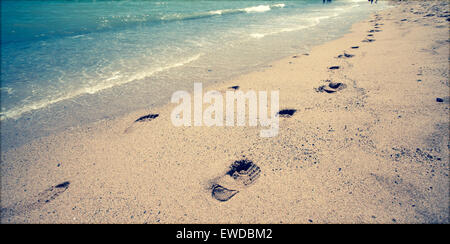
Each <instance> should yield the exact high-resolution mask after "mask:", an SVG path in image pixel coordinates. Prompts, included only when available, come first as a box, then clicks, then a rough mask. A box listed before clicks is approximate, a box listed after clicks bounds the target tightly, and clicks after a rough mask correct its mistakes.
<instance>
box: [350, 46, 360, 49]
mask: <svg viewBox="0 0 450 244" xmlns="http://www.w3.org/2000/svg"><path fill="white" fill-rule="evenodd" d="M351 48H352V49H358V48H359V46H353V47H351Z"/></svg>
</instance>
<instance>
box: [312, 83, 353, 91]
mask: <svg viewBox="0 0 450 244" xmlns="http://www.w3.org/2000/svg"><path fill="white" fill-rule="evenodd" d="M346 87H347V86H346V85H345V84H344V83H340V82H329V83H328V84H327V85H323V86H320V87H319V88H317V89H316V91H317V92H326V93H335V92H337V91H339V90H342V89H344V88H346Z"/></svg>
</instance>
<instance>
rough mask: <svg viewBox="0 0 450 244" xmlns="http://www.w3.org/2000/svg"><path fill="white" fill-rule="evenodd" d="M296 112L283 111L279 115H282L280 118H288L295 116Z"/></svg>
mask: <svg viewBox="0 0 450 244" xmlns="http://www.w3.org/2000/svg"><path fill="white" fill-rule="evenodd" d="M295 112H297V110H296V109H283V110H280V111H279V112H278V115H280V117H285V118H288V117H291V116H292V115H294V113H295Z"/></svg>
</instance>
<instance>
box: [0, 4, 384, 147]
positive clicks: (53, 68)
mask: <svg viewBox="0 0 450 244" xmlns="http://www.w3.org/2000/svg"><path fill="white" fill-rule="evenodd" d="M381 8H383V4H378V5H376V6H375V5H370V4H368V3H367V1H365V0H361V1H359V0H342V1H332V2H331V3H328V4H323V2H322V1H315V0H303V1H301V0H300V1H227V0H220V1H196V0H176V1H1V23H2V25H1V54H2V57H1V90H0V92H1V120H2V121H1V122H2V128H1V129H2V146H3V147H5V146H6V147H8V146H17V145H20V144H23V143H24V142H26V141H27V140H30V139H33V138H37V137H40V136H43V135H47V134H50V133H54V132H56V131H59V130H62V129H65V128H67V127H73V126H78V125H83V124H86V123H91V122H94V121H98V120H101V119H105V118H112V117H116V116H120V115H123V114H126V113H128V112H130V111H133V110H137V109H143V108H152V107H154V106H158V105H162V104H165V103H168V102H169V101H170V95H171V94H172V93H173V92H174V91H176V90H180V89H188V90H190V89H192V83H193V82H203V83H204V84H211V83H213V82H219V81H223V80H227V79H230V78H231V77H234V76H236V75H239V74H242V73H245V72H248V71H251V70H255V69H259V68H262V67H263V66H264V65H265V64H267V63H268V62H271V61H273V60H276V59H279V58H282V57H285V56H288V55H291V54H297V53H302V52H307V51H308V49H309V48H310V47H311V46H313V45H317V44H320V43H323V42H326V41H328V40H332V39H335V38H337V37H339V36H342V35H343V34H344V33H346V32H347V31H348V30H349V28H350V26H351V25H352V24H353V23H355V22H357V21H360V20H362V19H364V18H365V17H367V16H368V15H369V13H371V12H372V11H374V10H379V9H381Z"/></svg>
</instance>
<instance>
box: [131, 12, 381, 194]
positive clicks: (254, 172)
mask: <svg viewBox="0 0 450 244" xmlns="http://www.w3.org/2000/svg"><path fill="white" fill-rule="evenodd" d="M375 17H376V18H375V20H371V21H370V22H376V23H375V24H374V29H371V30H369V31H368V32H369V33H370V34H368V35H367V37H368V38H366V39H364V40H363V41H362V42H373V41H375V39H373V36H374V35H373V33H375V32H380V31H381V30H380V26H381V25H383V24H382V23H377V21H379V20H381V17H379V16H378V15H375ZM350 48H351V49H353V50H355V49H359V46H352V47H350ZM354 56H355V55H354V54H350V53H347V52H346V51H344V53H343V54H340V55H338V56H337V58H339V59H342V58H345V59H348V58H353V57H354ZM297 57H298V56H293V57H292V58H297ZM340 68H341V66H338V65H335V66H330V67H328V69H329V70H330V71H334V70H339V69H340ZM346 87H347V86H346V85H345V84H344V83H342V82H334V81H332V80H331V79H328V80H325V84H324V85H321V86H319V87H318V88H315V90H316V91H317V92H325V93H336V92H338V91H340V90H342V89H345V88H346ZM239 88H240V86H238V85H234V86H230V87H228V89H231V90H238V89H239ZM296 111H297V110H296V109H282V110H280V111H279V112H278V113H277V115H278V116H279V117H281V118H290V117H292V116H293V115H294V114H295V113H296ZM158 117H159V114H147V115H144V116H142V117H140V118H138V119H136V120H135V121H134V123H133V124H132V125H131V126H130V127H128V128H127V129H126V130H125V133H130V132H132V131H133V130H134V129H135V128H136V127H138V126H139V124H141V123H145V122H149V121H152V120H154V119H156V118H158ZM260 175H261V168H260V167H259V166H258V165H256V164H255V163H253V162H252V161H251V160H248V159H243V160H238V161H235V162H234V163H233V164H231V165H230V167H229V170H228V171H227V172H226V173H225V174H223V175H222V176H220V177H217V178H215V179H213V180H211V182H210V184H209V187H208V188H209V189H210V191H211V196H212V197H213V198H214V199H216V200H217V201H220V202H226V201H228V200H230V199H231V198H233V197H234V196H235V195H236V194H238V193H239V192H241V191H243V190H244V189H246V188H247V187H249V186H251V185H252V184H254V183H255V182H256V180H257V179H258V178H259V177H260Z"/></svg>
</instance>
